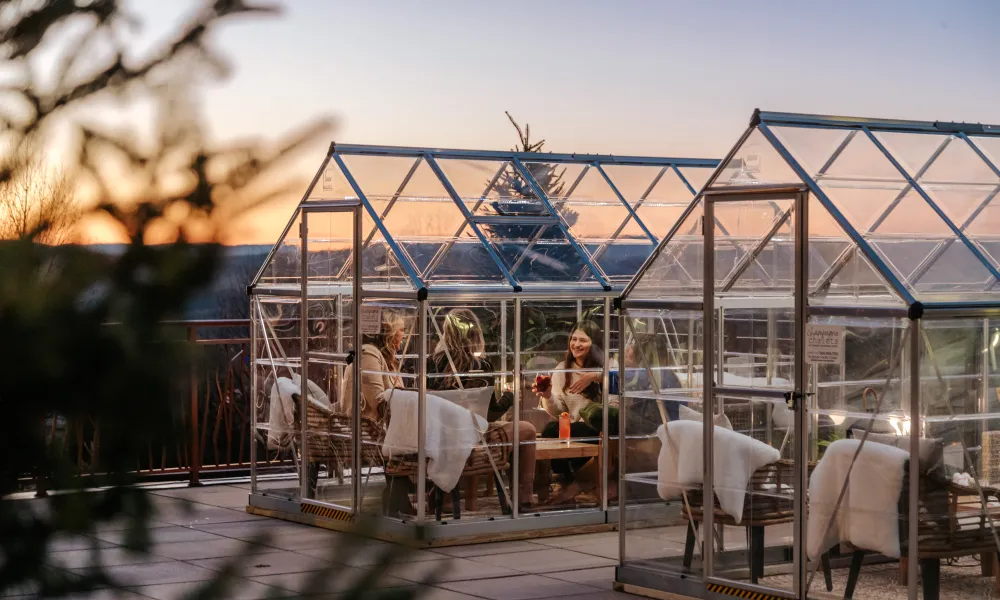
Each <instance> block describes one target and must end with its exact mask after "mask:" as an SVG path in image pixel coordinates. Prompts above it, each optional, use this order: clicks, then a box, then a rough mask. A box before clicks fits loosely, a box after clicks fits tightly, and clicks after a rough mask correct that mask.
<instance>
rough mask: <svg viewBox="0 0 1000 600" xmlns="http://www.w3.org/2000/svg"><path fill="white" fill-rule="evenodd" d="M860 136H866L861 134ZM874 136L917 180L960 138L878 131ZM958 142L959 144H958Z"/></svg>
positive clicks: (939, 160) (938, 161)
mask: <svg viewBox="0 0 1000 600" xmlns="http://www.w3.org/2000/svg"><path fill="white" fill-rule="evenodd" d="M858 135H864V133H859V134H858ZM872 135H874V136H875V137H876V139H878V141H879V142H881V143H882V145H883V146H885V147H886V149H887V150H888V151H889V153H890V154H892V157H893V158H894V159H896V161H897V162H898V163H899V164H901V165H902V166H903V168H905V169H906V172H907V173H909V174H910V176H912V177H913V178H915V179H919V178H920V177H922V176H924V175H926V174H927V173H928V171H927V170H928V169H929V168H931V167H933V166H934V165H936V164H939V163H940V162H941V160H942V159H944V154H945V153H947V151H948V149H949V147H950V146H952V145H958V144H959V143H962V142H957V140H958V138H955V137H953V136H950V135H932V134H919V133H899V132H895V131H876V132H874V133H873V134H872ZM956 142H957V143H956Z"/></svg>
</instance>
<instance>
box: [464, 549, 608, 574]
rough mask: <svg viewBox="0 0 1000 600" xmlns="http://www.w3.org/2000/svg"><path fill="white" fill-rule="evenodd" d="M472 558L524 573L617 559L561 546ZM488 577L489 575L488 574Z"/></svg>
mask: <svg viewBox="0 0 1000 600" xmlns="http://www.w3.org/2000/svg"><path fill="white" fill-rule="evenodd" d="M471 560H474V561H480V562H483V563H487V564H489V565H492V566H497V567H505V568H508V569H512V570H515V571H521V572H524V573H555V572H559V571H570V570H575V569H589V568H595V567H607V566H613V565H615V564H616V561H613V560H610V559H607V558H601V557H599V556H593V555H591V554H583V553H581V552H573V551H571V550H563V549H561V548H546V549H544V550H537V551H534V552H516V553H514V554H496V555H493V556H478V557H474V558H472V559H471ZM487 577H488V576H487Z"/></svg>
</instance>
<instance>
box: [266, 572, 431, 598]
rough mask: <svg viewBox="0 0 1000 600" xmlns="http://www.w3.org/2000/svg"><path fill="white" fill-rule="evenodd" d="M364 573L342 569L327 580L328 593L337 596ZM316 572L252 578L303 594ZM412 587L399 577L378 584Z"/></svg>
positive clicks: (386, 586)
mask: <svg viewBox="0 0 1000 600" xmlns="http://www.w3.org/2000/svg"><path fill="white" fill-rule="evenodd" d="M364 573H365V572H364V571H363V570H361V569H355V568H352V567H340V568H339V569H338V571H337V573H336V574H335V575H332V576H331V577H330V578H329V579H328V580H327V582H328V583H327V587H328V588H329V589H328V590H327V593H329V594H336V593H338V592H343V591H345V590H346V589H347V588H348V587H349V586H350V584H351V583H352V582H354V581H357V580H358V578H359V577H362V576H363V575H364ZM314 574H315V571H313V572H304V573H282V574H280V575H264V576H262V577H251V578H250V580H251V581H256V582H258V583H263V584H264V585H270V586H273V587H277V588H281V589H283V590H287V591H289V592H303V591H304V590H305V589H306V587H307V586H308V585H309V580H310V578H311V577H313V576H314ZM410 585H412V583H411V582H408V581H405V580H403V579H399V578H397V577H383V578H382V579H381V580H380V581H379V582H378V587H380V588H391V587H406V586H410Z"/></svg>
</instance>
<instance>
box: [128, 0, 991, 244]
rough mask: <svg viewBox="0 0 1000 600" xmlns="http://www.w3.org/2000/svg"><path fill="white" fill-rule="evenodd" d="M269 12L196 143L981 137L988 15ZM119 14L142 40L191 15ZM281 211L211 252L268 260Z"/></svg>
mask: <svg viewBox="0 0 1000 600" xmlns="http://www.w3.org/2000/svg"><path fill="white" fill-rule="evenodd" d="M284 4H285V5H286V10H285V13H284V15H283V16H281V17H280V18H277V19H247V20H243V21H241V22H239V23H233V24H231V25H229V26H228V27H227V28H226V29H225V30H224V31H223V32H220V35H218V36H217V38H216V42H217V45H218V47H219V48H221V49H223V50H224V52H225V53H226V54H228V56H229V57H230V58H231V59H232V61H233V64H234V66H235V74H234V77H233V78H232V79H230V80H229V81H227V82H225V83H223V84H222V85H220V86H217V87H213V88H210V89H208V90H207V91H206V92H205V96H204V100H205V108H206V111H207V116H208V119H209V123H210V125H211V129H212V133H213V134H214V135H215V136H217V137H219V138H230V137H244V136H248V135H260V136H269V137H272V138H274V137H277V136H278V135H280V134H281V133H282V132H285V131H288V130H290V129H293V128H295V127H297V126H300V125H302V124H304V123H305V122H307V121H308V120H310V119H311V118H316V117H322V116H332V117H335V118H336V119H337V120H338V127H337V130H336V131H335V132H334V134H333V137H334V138H335V139H336V140H338V141H341V142H350V143H369V144H400V145H418V146H437V147H463V148H484V149H503V148H507V147H510V146H511V145H512V144H513V143H514V142H515V141H516V137H515V134H514V132H513V130H512V129H511V127H510V124H509V123H508V122H507V120H506V117H505V116H504V110H509V111H511V113H512V114H513V115H514V116H515V117H516V118H517V119H518V120H520V121H522V122H528V123H530V124H531V125H532V128H533V132H536V133H537V135H540V136H542V137H544V138H545V139H546V140H548V144H547V147H548V148H549V149H550V150H552V151H570V152H590V153H602V154H603V153H617V154H648V155H667V156H708V157H721V156H722V155H724V154H725V153H726V152H727V150H728V149H729V148H730V146H731V145H732V143H733V142H734V141H735V139H736V137H737V136H738V135H739V134H740V133H741V132H742V130H743V128H744V127H745V126H746V123H747V120H748V119H749V117H750V114H751V112H752V111H753V109H754V108H755V107H761V108H763V109H766V110H773V111H789V112H814V113H831V114H849V115H860V116H883V117H893V118H914V119H927V120H935V119H940V120H953V121H980V122H992V123H998V122H1000V103H998V102H997V99H998V98H1000V37H998V36H997V35H996V32H995V25H996V23H997V22H1000V4H998V3H996V2H995V1H994V0H956V1H952V2H945V1H940V2H931V1H925V0H907V1H902V0H899V1H885V2H870V1H868V2H866V1H845V0H840V1H822V2H820V1H817V2H801V1H767V0H761V1H758V2H752V3H748V2H735V1H732V2H689V1H688V2H673V1H667V0H664V1H659V0H631V1H630V0H617V1H615V2H596V1H590V0H577V1H569V0H533V1H532V0H509V1H507V2H503V3H496V2H485V1H479V0H433V1H425V2H404V1H341V0H287V1H286V2H285V3H284ZM133 5H134V7H135V10H136V11H137V12H138V13H139V14H140V15H141V16H142V17H143V18H144V20H145V21H146V23H147V26H146V29H145V30H144V33H143V36H144V37H148V38H149V39H153V38H154V37H157V36H160V35H162V34H163V33H165V32H166V31H168V30H169V29H170V27H171V26H172V25H174V24H175V23H176V19H177V18H178V17H179V16H181V15H183V14H184V12H185V10H187V9H188V8H189V7H190V6H192V3H190V2H186V1H180V0H172V1H170V2H166V1H164V0H133ZM325 145H326V144H325V143H324V144H323V145H322V146H319V147H317V148H316V149H315V150H314V151H313V152H312V155H311V156H307V157H306V158H305V159H304V160H303V161H302V163H301V168H302V169H303V172H308V171H311V170H314V169H315V168H316V167H317V166H318V165H319V162H320V160H321V159H322V154H323V149H324V147H325ZM292 205H294V203H293V204H284V205H280V206H279V205H275V206H272V207H269V208H267V209H263V210H260V211H257V212H255V213H254V214H248V215H245V217H244V218H243V219H241V220H240V222H239V223H237V224H235V225H234V228H233V232H232V237H231V238H230V241H231V242H234V243H240V242H251V243H269V242H271V241H273V239H274V237H275V236H276V233H277V232H276V229H277V230H280V227H281V226H282V225H283V224H284V221H285V219H286V218H287V215H288V214H289V212H290V209H291V206H292Z"/></svg>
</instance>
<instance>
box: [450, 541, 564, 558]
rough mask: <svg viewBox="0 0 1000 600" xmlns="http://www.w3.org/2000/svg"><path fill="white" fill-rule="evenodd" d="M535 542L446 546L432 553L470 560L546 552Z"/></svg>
mask: <svg viewBox="0 0 1000 600" xmlns="http://www.w3.org/2000/svg"><path fill="white" fill-rule="evenodd" d="M544 549H545V548H544V547H543V546H539V545H538V543H535V542H494V543H490V544H469V545H467V546H446V547H444V548H431V551H432V552H437V553H439V554H445V555H447V556H455V557H459V558H468V557H471V556H488V555H493V554H507V553H511V552H530V551H532V550H544Z"/></svg>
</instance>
